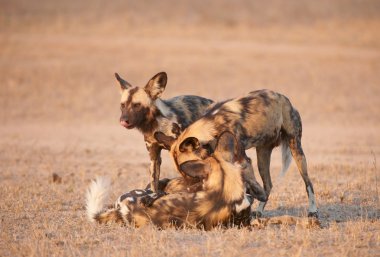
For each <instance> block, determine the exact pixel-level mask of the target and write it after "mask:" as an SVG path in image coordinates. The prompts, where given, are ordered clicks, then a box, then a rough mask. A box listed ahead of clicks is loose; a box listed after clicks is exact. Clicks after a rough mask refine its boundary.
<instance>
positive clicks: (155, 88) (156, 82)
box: [144, 72, 168, 100]
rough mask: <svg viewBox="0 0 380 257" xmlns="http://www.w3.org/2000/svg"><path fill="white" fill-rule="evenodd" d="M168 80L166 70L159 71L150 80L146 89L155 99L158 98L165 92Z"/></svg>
mask: <svg viewBox="0 0 380 257" xmlns="http://www.w3.org/2000/svg"><path fill="white" fill-rule="evenodd" d="M167 82H168V76H167V75H166V73H165V72H160V73H157V74H156V75H154V76H153V78H151V79H150V80H149V81H148V84H146V86H145V88H144V90H145V92H146V93H147V94H148V95H149V96H150V97H151V98H152V99H153V100H155V99H157V98H158V97H160V96H161V94H162V92H164V90H165V87H166V83H167Z"/></svg>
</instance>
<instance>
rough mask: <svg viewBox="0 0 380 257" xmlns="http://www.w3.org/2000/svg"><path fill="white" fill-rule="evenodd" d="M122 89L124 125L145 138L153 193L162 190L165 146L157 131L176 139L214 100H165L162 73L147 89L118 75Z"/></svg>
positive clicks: (163, 74) (122, 121)
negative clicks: (160, 187)
mask: <svg viewBox="0 0 380 257" xmlns="http://www.w3.org/2000/svg"><path fill="white" fill-rule="evenodd" d="M115 76H116V79H117V80H118V81H119V83H120V86H121V101H120V109H121V116H120V124H121V125H122V126H124V127H125V128H127V129H132V128H137V129H138V130H139V131H141V132H142V133H143V135H144V140H145V144H146V147H147V149H148V151H149V156H150V161H151V164H150V168H149V171H150V175H151V186H152V189H153V191H155V192H156V191H157V189H158V180H159V177H160V165H161V150H162V149H163V148H164V146H163V145H161V144H159V143H158V142H157V140H156V139H155V138H154V133H155V132H161V133H163V134H165V135H167V136H170V137H174V138H176V137H177V136H178V135H179V134H180V132H181V131H182V130H183V129H185V128H186V127H188V126H189V125H190V124H191V123H193V122H194V121H195V120H197V119H198V118H199V117H200V116H201V115H202V114H204V113H205V110H206V108H207V107H208V106H209V105H210V104H211V103H212V101H211V100H209V99H206V98H203V97H199V96H191V95H185V96H177V97H174V98H171V99H168V100H162V99H161V98H160V97H161V94H162V93H163V91H164V90H165V87H166V82H167V75H166V73H165V72H160V73H158V74H156V75H155V76H153V78H151V79H150V80H149V81H148V83H147V84H146V86H145V87H144V88H140V87H133V86H131V84H129V83H128V82H127V81H125V80H124V79H122V78H121V77H120V76H119V75H118V74H117V73H115Z"/></svg>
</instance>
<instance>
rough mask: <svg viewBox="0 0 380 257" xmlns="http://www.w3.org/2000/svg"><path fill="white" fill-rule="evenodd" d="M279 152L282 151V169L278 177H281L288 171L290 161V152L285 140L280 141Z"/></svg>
mask: <svg viewBox="0 0 380 257" xmlns="http://www.w3.org/2000/svg"><path fill="white" fill-rule="evenodd" d="M281 152H282V169H281V172H280V177H283V176H284V175H285V173H286V172H287V171H288V169H289V166H290V163H291V162H292V153H291V151H290V148H289V144H288V142H286V141H284V140H283V141H282V142H281Z"/></svg>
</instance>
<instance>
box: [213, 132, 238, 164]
mask: <svg viewBox="0 0 380 257" xmlns="http://www.w3.org/2000/svg"><path fill="white" fill-rule="evenodd" d="M215 153H217V154H218V155H219V156H221V157H222V159H223V160H225V161H228V162H231V163H234V162H236V161H240V160H242V158H243V157H244V149H243V148H242V147H241V144H240V143H239V142H238V141H237V139H236V137H235V136H234V135H233V134H232V133H231V132H229V131H225V132H223V133H222V134H221V135H220V136H219V138H218V141H217V143H216V148H215Z"/></svg>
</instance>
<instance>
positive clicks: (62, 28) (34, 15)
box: [0, 0, 380, 124]
mask: <svg viewBox="0 0 380 257" xmlns="http://www.w3.org/2000/svg"><path fill="white" fill-rule="evenodd" d="M379 28H380V2H379V1H377V0H336V1H329V0H320V1H307V0H289V1H281V0H269V1H259V0H256V1H252V0H251V1H249V0H237V1H227V0H221V1H216V0H211V1H201V0H194V1H184V0H179V1H170V0H163V1H128V0H113V1H101V0H94V1H89V0H82V1H74V0H67V1H51V0H35V1H27V0H12V1H7V0H0V31H1V32H0V77H1V86H0V100H1V110H0V113H1V120H2V123H3V124H8V123H14V122H16V123H17V122H21V123H23V124H25V123H39V122H41V121H43V122H48V123H56V124H57V123H65V124H66V123H70V124H71V123H72V122H78V123H83V122H95V123H99V122H103V123H106V124H110V123H115V122H117V120H118V115H119V113H118V112H119V110H118V101H119V95H118V88H117V83H116V81H115V79H114V75H113V74H114V72H119V73H120V74H121V75H122V76H123V77H125V78H126V79H127V80H128V81H129V82H130V83H131V84H132V85H138V86H144V85H145V83H146V82H147V81H148V80H149V78H151V77H152V76H153V75H154V74H156V73H157V72H159V71H166V72H167V73H168V76H169V81H168V86H167V89H166V92H165V94H164V98H165V97H172V96H175V95H179V94H199V95H203V96H206V97H209V98H212V99H215V100H222V99H224V98H226V97H233V96H238V95H241V94H244V93H246V92H249V91H252V90H255V89H260V88H269V89H273V90H277V91H279V92H281V93H284V94H286V95H288V96H289V97H290V99H291V100H292V101H293V103H294V104H295V106H296V107H297V108H298V109H299V110H300V111H301V114H302V117H303V118H304V120H307V122H315V123H318V124H320V123H323V122H327V123H330V122H332V121H333V122H339V123H343V124H351V123H352V122H355V120H363V121H365V122H369V123H371V124H373V123H376V124H378V122H379V115H378V114H379V112H378V110H379V107H380V101H379V100H380V99H379V95H380V75H379V74H380V62H379V61H380V59H379V57H380V52H379V50H380V48H379V47H380V32H379V31H380V29H379Z"/></svg>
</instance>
